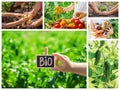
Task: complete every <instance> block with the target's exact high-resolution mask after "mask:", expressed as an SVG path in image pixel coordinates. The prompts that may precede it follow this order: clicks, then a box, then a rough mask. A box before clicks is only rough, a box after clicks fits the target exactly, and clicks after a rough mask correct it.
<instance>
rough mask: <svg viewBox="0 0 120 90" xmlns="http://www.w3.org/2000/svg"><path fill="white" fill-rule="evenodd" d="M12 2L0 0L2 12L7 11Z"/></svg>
mask: <svg viewBox="0 0 120 90" xmlns="http://www.w3.org/2000/svg"><path fill="white" fill-rule="evenodd" d="M13 4H14V3H13V2H2V12H9V11H10V8H11V6H12V5H13Z"/></svg>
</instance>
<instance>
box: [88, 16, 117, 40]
mask: <svg viewBox="0 0 120 90" xmlns="http://www.w3.org/2000/svg"><path fill="white" fill-rule="evenodd" d="M118 24H119V22H118V19H106V18H105V19H103V18H97V19H96V18H92V19H89V20H88V33H89V36H88V37H89V38H90V39H118V29H119V27H118Z"/></svg>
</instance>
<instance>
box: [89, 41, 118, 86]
mask: <svg viewBox="0 0 120 90" xmlns="http://www.w3.org/2000/svg"><path fill="white" fill-rule="evenodd" d="M88 48H89V50H88V54H89V55H88V71H89V72H88V73H89V76H88V77H89V78H88V83H89V84H88V85H89V87H88V88H118V85H119V84H118V80H119V79H118V78H119V77H118V66H119V65H118V63H119V58H118V40H109V41H103V40H101V41H100V40H91V41H90V40H89V42H88Z"/></svg>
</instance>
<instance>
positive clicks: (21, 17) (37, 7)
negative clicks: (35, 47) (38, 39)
mask: <svg viewBox="0 0 120 90" xmlns="http://www.w3.org/2000/svg"><path fill="white" fill-rule="evenodd" d="M1 4H2V29H42V28H43V26H42V24H43V17H42V11H43V2H26V1H24V2H8V1H3V2H2V3H1Z"/></svg>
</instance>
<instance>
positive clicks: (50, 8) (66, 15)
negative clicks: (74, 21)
mask: <svg viewBox="0 0 120 90" xmlns="http://www.w3.org/2000/svg"><path fill="white" fill-rule="evenodd" d="M70 4H71V2H45V10H44V12H45V18H44V20H45V21H44V22H45V28H49V25H51V23H53V22H56V21H57V20H58V19H70V18H72V16H73V10H72V11H70V12H63V13H61V14H59V15H55V6H61V7H63V8H64V7H67V6H69V5H70Z"/></svg>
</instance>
